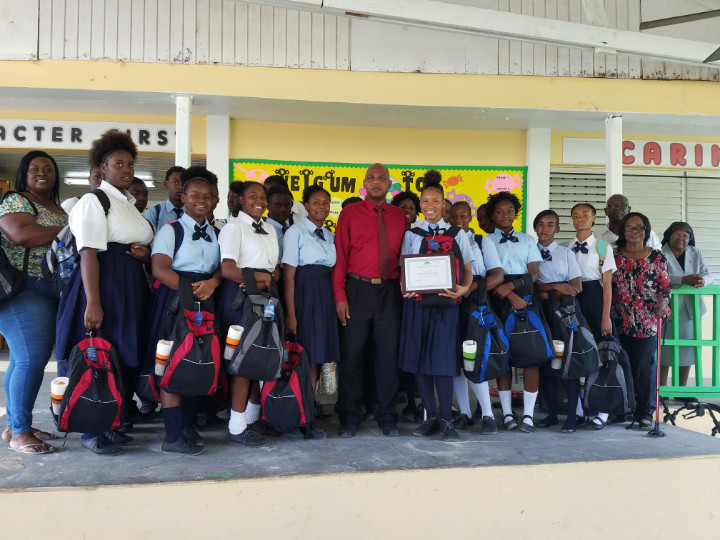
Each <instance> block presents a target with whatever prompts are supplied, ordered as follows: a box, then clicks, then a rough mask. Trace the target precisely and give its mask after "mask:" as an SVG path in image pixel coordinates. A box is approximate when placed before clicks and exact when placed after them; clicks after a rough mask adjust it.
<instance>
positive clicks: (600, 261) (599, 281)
mask: <svg viewBox="0 0 720 540" xmlns="http://www.w3.org/2000/svg"><path fill="white" fill-rule="evenodd" d="M596 213H597V211H596V210H595V207H594V206H593V205H592V204H590V203H579V204H576V205H575V206H573V207H572V210H571V211H570V216H571V217H572V221H573V227H575V238H573V239H572V240H570V242H569V243H568V247H569V248H570V249H571V250H572V251H573V252H574V253H575V258H576V260H577V263H578V266H579V267H580V272H581V274H582V292H581V293H580V294H578V295H577V300H578V303H579V304H580V309H581V310H582V312H583V315H584V316H585V320H587V323H588V327H589V328H590V331H591V332H592V333H593V337H594V338H595V341H599V340H600V338H601V337H602V336H604V335H608V334H612V335H614V336H616V337H617V331H616V330H615V327H614V324H613V320H612V317H611V316H610V308H611V306H612V275H613V273H614V272H615V270H616V269H617V266H616V265H615V256H614V255H613V251H612V246H611V245H610V244H608V243H603V244H600V243H598V240H597V239H596V238H595V235H594V234H593V232H592V227H593V225H594V224H595V214H596ZM577 415H578V416H580V417H582V415H583V412H582V407H581V406H580V404H578V410H577ZM607 420H608V414H607V413H598V415H597V416H596V417H595V418H594V419H593V420H592V421H591V422H589V423H588V424H587V428H588V429H591V430H594V431H599V430H601V429H602V428H604V427H605V424H606V423H607Z"/></svg>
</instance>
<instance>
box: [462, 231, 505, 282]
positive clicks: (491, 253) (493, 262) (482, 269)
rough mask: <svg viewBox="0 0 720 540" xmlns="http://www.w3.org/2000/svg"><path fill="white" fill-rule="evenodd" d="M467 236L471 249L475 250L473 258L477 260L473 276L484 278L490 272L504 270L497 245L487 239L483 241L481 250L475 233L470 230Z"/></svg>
mask: <svg viewBox="0 0 720 540" xmlns="http://www.w3.org/2000/svg"><path fill="white" fill-rule="evenodd" d="M466 234H467V238H468V242H469V243H470V248H471V249H472V250H473V256H474V257H475V260H474V261H473V263H472V273H473V276H479V277H481V278H484V277H485V276H486V275H487V273H488V270H492V269H494V268H502V264H501V263H500V257H498V253H497V248H496V247H495V244H493V243H492V242H490V241H489V240H487V239H484V240H482V248H481V247H480V246H479V245H478V243H477V242H476V241H475V231H473V230H472V229H468V231H467V233H466Z"/></svg>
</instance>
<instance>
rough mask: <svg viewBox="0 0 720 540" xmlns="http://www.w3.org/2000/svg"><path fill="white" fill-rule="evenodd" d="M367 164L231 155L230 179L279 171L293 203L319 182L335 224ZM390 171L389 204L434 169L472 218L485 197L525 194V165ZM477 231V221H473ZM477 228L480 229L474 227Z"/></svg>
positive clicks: (359, 189)
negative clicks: (325, 194)
mask: <svg viewBox="0 0 720 540" xmlns="http://www.w3.org/2000/svg"><path fill="white" fill-rule="evenodd" d="M369 166H370V164H369V163H309V162H300V161H271V160H259V159H231V160H230V179H231V180H241V181H243V182H244V181H246V180H254V181H256V182H263V181H264V180H265V179H266V178H267V177H268V176H271V175H274V174H279V175H280V176H282V177H284V178H285V179H286V180H287V182H288V187H289V188H290V191H292V194H293V197H294V198H295V200H296V201H300V200H302V192H303V189H305V188H306V187H307V186H310V185H313V184H320V185H322V186H323V187H324V188H325V189H326V190H328V191H329V192H330V197H331V201H330V217H329V218H328V220H329V222H330V223H329V225H330V226H332V227H334V223H335V222H336V221H337V217H338V215H339V214H340V210H341V207H342V202H343V201H344V200H345V199H347V198H349V197H355V196H360V197H364V196H365V189H364V188H363V180H364V179H365V171H367V168H368V167H369ZM386 166H387V168H388V170H389V171H390V180H391V183H392V185H391V187H390V191H389V192H388V195H387V200H388V202H389V201H390V200H391V199H392V198H393V197H394V196H395V195H397V194H398V193H400V192H401V191H413V192H415V193H416V194H419V193H420V188H421V187H422V185H423V180H424V178H423V175H424V174H425V172H426V171H427V170H428V169H431V168H434V169H437V170H438V171H440V173H441V174H442V178H443V180H442V184H443V188H444V190H445V197H447V198H448V199H450V201H451V202H453V203H455V202H458V201H466V202H467V203H468V204H469V205H470V208H471V209H472V215H473V216H475V213H476V210H477V208H478V206H480V205H481V204H483V203H485V202H486V201H487V198H488V195H489V194H490V193H497V192H499V191H509V192H512V193H514V194H515V195H517V196H518V198H519V199H520V201H521V202H523V201H524V200H525V196H526V194H527V186H526V179H527V167H465V166H451V167H431V166H422V165H386ZM524 225H525V214H524V213H523V212H521V213H520V214H519V215H518V217H517V219H516V220H515V227H516V229H517V230H524ZM471 226H472V227H473V228H475V229H476V230H477V229H478V227H477V223H474V224H473V225H471ZM478 232H479V231H478Z"/></svg>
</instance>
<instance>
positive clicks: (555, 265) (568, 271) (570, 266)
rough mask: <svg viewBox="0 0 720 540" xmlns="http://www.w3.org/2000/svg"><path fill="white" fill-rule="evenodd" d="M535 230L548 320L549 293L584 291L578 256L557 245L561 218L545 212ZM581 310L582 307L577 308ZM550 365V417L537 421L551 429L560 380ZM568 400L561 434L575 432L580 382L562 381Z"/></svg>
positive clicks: (546, 387) (546, 379)
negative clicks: (540, 259)
mask: <svg viewBox="0 0 720 540" xmlns="http://www.w3.org/2000/svg"><path fill="white" fill-rule="evenodd" d="M533 228H534V229H535V233H536V234H537V237H538V243H537V246H538V249H539V250H540V256H541V257H542V259H543V260H542V262H540V272H539V275H538V280H537V282H536V283H535V288H536V289H537V291H538V293H539V294H538V296H539V297H540V298H541V299H542V301H543V302H542V307H543V310H544V311H545V317H546V318H548V319H549V317H551V316H552V314H551V313H549V312H550V310H551V307H550V303H549V301H548V300H547V298H548V293H551V292H552V293H554V294H556V295H558V296H572V297H576V296H577V295H578V293H580V292H581V291H582V283H581V281H580V275H581V274H580V268H579V267H578V265H577V262H576V261H575V254H574V253H573V252H572V251H570V250H569V249H568V248H566V247H564V246H560V245H558V243H557V242H556V241H555V235H556V234H557V233H558V232H559V231H560V218H559V217H558V215H557V213H555V212H554V211H552V210H543V211H542V212H540V213H539V214H538V215H537V216H535V220H534V221H533ZM578 307H579V306H578ZM552 371H553V370H552V369H551V368H550V366H543V367H542V368H541V372H542V375H543V378H542V383H543V384H542V389H543V393H544V394H545V395H546V396H547V404H548V415H547V417H546V418H545V419H543V420H541V421H540V422H538V426H539V427H549V426H553V425H556V424H557V423H558V419H557V401H556V398H557V381H558V377H557V374H556V373H553V372H552ZM563 383H564V385H565V391H566V392H567V398H568V411H567V413H568V414H567V419H566V420H565V423H564V424H563V426H562V428H561V430H560V431H561V432H562V433H574V432H575V425H576V423H577V420H576V416H575V407H576V404H577V400H578V396H579V394H580V380H579V379H568V380H563Z"/></svg>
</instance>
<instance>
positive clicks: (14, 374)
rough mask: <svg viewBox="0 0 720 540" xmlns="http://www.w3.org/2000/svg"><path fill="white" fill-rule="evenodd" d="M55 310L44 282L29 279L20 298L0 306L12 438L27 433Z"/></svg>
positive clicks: (51, 339) (51, 338)
mask: <svg viewBox="0 0 720 540" xmlns="http://www.w3.org/2000/svg"><path fill="white" fill-rule="evenodd" d="M57 307H58V299H57V298H55V296H54V295H53V293H52V292H50V289H48V286H47V284H46V283H45V280H44V279H43V278H34V277H28V280H27V286H26V287H25V289H24V290H23V291H22V292H21V293H20V294H19V295H17V296H16V297H15V298H13V299H12V300H9V301H7V302H5V303H3V304H2V305H0V334H2V335H3V336H5V339H6V340H7V344H8V348H9V349H10V365H9V367H8V369H7V372H6V373H5V378H4V380H3V386H4V388H5V401H6V404H7V425H8V427H9V428H10V429H12V432H13V435H18V434H20V433H26V432H28V431H30V426H31V424H32V410H33V405H35V400H36V399H37V395H38V392H39V391H40V385H41V384H42V380H43V374H44V371H45V366H46V365H47V363H48V360H49V359H50V354H51V353H52V349H53V346H54V345H55V318H56V316H57Z"/></svg>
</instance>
